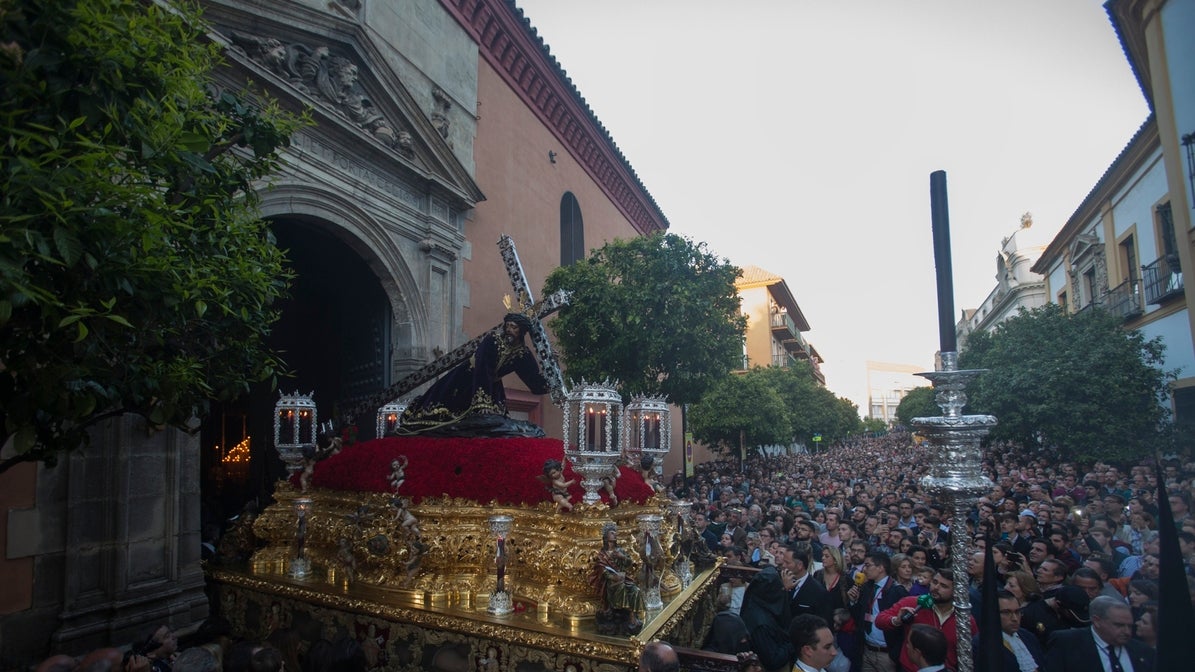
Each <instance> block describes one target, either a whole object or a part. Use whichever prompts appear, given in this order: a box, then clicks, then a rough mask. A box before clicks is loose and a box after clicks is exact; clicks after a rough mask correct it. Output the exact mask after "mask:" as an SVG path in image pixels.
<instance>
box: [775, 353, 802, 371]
mask: <svg viewBox="0 0 1195 672" xmlns="http://www.w3.org/2000/svg"><path fill="white" fill-rule="evenodd" d="M796 363H797V358H796V357H793V356H792V355H790V354H788V353H784V354H774V355H772V366H778V367H780V368H782V369H787V368H791V367H793V366H795V365H796Z"/></svg>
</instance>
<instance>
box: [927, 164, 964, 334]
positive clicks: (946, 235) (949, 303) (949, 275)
mask: <svg viewBox="0 0 1195 672" xmlns="http://www.w3.org/2000/svg"><path fill="white" fill-rule="evenodd" d="M929 201H930V214H931V217H932V225H933V229H934V268H935V269H936V271H937V276H938V277H937V280H938V349H939V350H941V351H942V352H943V353H947V352H958V341H957V339H956V337H955V334H954V272H953V269H951V267H950V208H949V206H948V205H947V203H946V171H944V170H935V171H934V172H932V173H930V175H929Z"/></svg>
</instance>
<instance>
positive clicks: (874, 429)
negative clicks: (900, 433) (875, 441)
mask: <svg viewBox="0 0 1195 672" xmlns="http://www.w3.org/2000/svg"><path fill="white" fill-rule="evenodd" d="M859 431H861V432H863V433H864V434H882V433H884V432H887V431H888V423H886V422H884V419H883V418H873V417H871V416H870V415H869V416H867V417H866V418H863V426H862V427H861V428H860V429H859Z"/></svg>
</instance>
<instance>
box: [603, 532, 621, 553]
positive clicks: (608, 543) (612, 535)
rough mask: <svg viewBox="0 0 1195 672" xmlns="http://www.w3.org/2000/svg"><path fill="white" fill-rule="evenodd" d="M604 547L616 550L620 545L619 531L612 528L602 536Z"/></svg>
mask: <svg viewBox="0 0 1195 672" xmlns="http://www.w3.org/2000/svg"><path fill="white" fill-rule="evenodd" d="M602 545H604V546H605V547H606V548H614V547H615V546H617V545H618V530H615V529H614V528H610V529H608V530H606V531H605V532H604V533H603V534H602Z"/></svg>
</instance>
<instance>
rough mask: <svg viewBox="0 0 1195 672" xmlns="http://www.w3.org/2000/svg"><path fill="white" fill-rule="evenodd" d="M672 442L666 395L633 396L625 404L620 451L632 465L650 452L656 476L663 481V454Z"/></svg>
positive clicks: (666, 452)
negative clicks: (621, 448)
mask: <svg viewBox="0 0 1195 672" xmlns="http://www.w3.org/2000/svg"><path fill="white" fill-rule="evenodd" d="M671 445H672V423H671V422H670V420H669V410H668V399H667V398H666V397H633V398H632V399H631V403H629V404H627V407H626V422H625V423H624V424H623V442H622V446H623V452H624V453H625V454H626V459H627V462H628V463H629V464H630V465H631V467H632V468H633V469H638V468H639V459H640V458H641V457H643V456H645V455H650V456H651V457H652V458H653V459H654V463H653V467H652V469H653V470H654V471H655V474H656V480H657V481H659V482H661V483H663V478H664V456H665V455H667V454H668V448H669V447H670V446H671Z"/></svg>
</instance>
